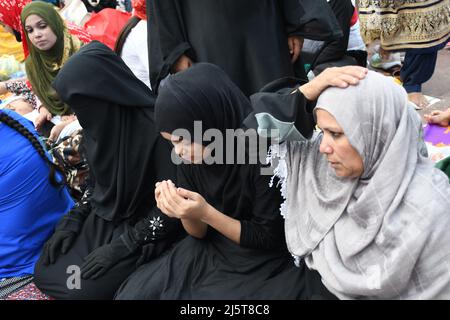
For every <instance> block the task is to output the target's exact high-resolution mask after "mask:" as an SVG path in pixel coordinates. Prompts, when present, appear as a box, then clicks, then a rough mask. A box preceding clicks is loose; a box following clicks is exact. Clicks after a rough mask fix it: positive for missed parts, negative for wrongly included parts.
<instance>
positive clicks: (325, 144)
mask: <svg viewBox="0 0 450 320" xmlns="http://www.w3.org/2000/svg"><path fill="white" fill-rule="evenodd" d="M319 151H320V153H325V154H331V153H333V148H332V147H331V146H330V143H329V141H328V138H327V137H326V135H323V137H322V141H321V142H320V147H319Z"/></svg>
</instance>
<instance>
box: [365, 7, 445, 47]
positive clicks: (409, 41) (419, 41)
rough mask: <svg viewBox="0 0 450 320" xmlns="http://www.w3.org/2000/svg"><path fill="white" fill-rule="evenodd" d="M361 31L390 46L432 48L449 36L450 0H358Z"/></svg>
mask: <svg viewBox="0 0 450 320" xmlns="http://www.w3.org/2000/svg"><path fill="white" fill-rule="evenodd" d="M357 5H358V10H359V19H360V24H361V35H362V37H363V39H364V41H365V42H366V43H370V42H372V41H373V40H376V39H380V40H381V44H382V46H383V48H384V49H386V50H399V49H412V48H429V47H432V46H435V45H438V44H441V43H443V42H445V41H447V40H448V38H449V35H450V0H357Z"/></svg>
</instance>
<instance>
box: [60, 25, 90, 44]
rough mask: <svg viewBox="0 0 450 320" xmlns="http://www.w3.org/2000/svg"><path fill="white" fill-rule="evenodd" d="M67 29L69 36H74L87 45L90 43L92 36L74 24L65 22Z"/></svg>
mask: <svg viewBox="0 0 450 320" xmlns="http://www.w3.org/2000/svg"><path fill="white" fill-rule="evenodd" d="M66 25H67V29H69V32H70V34H71V35H73V36H76V37H77V38H78V39H80V40H81V41H82V42H84V43H89V42H91V41H92V36H91V35H90V34H89V32H87V31H86V30H84V29H83V28H82V27H80V26H77V25H76V24H73V23H70V22H66Z"/></svg>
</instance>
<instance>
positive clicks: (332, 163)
mask: <svg viewBox="0 0 450 320" xmlns="http://www.w3.org/2000/svg"><path fill="white" fill-rule="evenodd" d="M328 163H329V164H330V166H332V167H333V168H335V167H336V166H338V165H339V162H333V161H328Z"/></svg>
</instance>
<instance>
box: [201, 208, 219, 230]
mask: <svg viewBox="0 0 450 320" xmlns="http://www.w3.org/2000/svg"><path fill="white" fill-rule="evenodd" d="M215 214H216V209H215V208H214V207H213V206H211V205H210V204H209V203H208V204H207V205H206V208H205V212H204V213H203V216H202V217H201V219H200V221H202V222H203V223H206V224H208V225H210V224H211V219H213V217H214V215H215Z"/></svg>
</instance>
